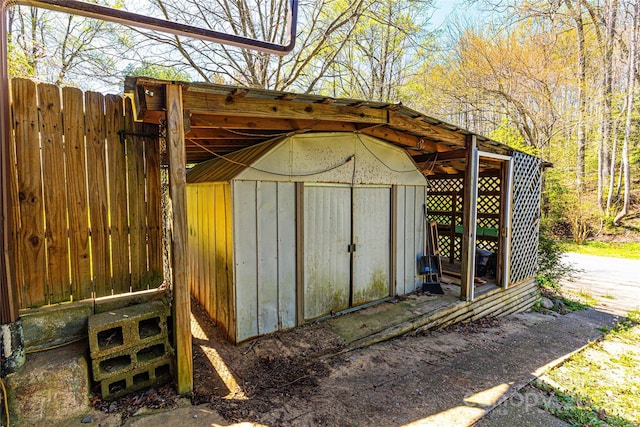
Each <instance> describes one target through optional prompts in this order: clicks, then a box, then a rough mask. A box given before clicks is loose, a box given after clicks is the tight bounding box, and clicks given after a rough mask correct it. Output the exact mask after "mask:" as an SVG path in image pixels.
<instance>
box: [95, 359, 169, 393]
mask: <svg viewBox="0 0 640 427" xmlns="http://www.w3.org/2000/svg"><path fill="white" fill-rule="evenodd" d="M173 369H174V368H173V357H170V356H167V357H162V358H161V359H158V360H156V361H154V362H151V363H147V364H145V365H144V366H141V367H138V368H137V369H133V370H131V371H128V372H122V373H120V374H119V375H116V376H114V377H112V378H109V379H106V380H103V381H102V382H101V383H100V388H101V393H102V398H103V399H116V398H118V397H120V396H124V395H125V394H127V393H131V392H133V391H136V390H141V389H143V388H147V387H156V386H159V385H162V384H165V383H167V382H169V381H171V379H172V378H173Z"/></svg>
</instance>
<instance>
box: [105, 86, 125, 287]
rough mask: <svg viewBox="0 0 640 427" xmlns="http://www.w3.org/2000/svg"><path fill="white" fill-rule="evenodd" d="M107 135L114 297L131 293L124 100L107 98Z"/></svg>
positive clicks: (116, 97) (110, 96) (108, 96)
mask: <svg viewBox="0 0 640 427" xmlns="http://www.w3.org/2000/svg"><path fill="white" fill-rule="evenodd" d="M105 111H106V136H107V156H108V162H109V163H108V173H109V212H110V223H109V228H110V231H111V234H110V235H111V270H112V277H111V287H112V289H113V293H114V294H120V293H124V292H129V290H130V289H131V276H130V274H129V224H128V223H127V177H126V173H125V171H126V159H125V148H124V140H123V139H122V138H120V134H119V133H118V132H119V131H121V130H123V129H124V114H123V111H122V98H120V97H119V96H116V95H107V96H106V97H105Z"/></svg>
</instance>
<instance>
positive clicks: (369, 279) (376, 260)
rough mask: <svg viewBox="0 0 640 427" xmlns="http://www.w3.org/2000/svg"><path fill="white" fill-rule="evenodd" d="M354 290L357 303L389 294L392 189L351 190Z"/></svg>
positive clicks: (354, 303)
mask: <svg viewBox="0 0 640 427" xmlns="http://www.w3.org/2000/svg"><path fill="white" fill-rule="evenodd" d="M353 243H354V244H355V252H354V253H353V258H354V259H353V291H352V292H353V293H352V305H353V306H357V305H360V304H365V303H368V302H371V301H376V300H379V299H382V298H385V297H388V296H389V276H390V272H389V270H390V269H389V263H390V261H389V260H390V259H391V190H390V188H389V187H355V188H354V189H353Z"/></svg>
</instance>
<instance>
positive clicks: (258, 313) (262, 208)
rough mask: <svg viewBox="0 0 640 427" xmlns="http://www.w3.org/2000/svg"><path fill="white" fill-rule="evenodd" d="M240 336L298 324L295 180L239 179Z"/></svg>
mask: <svg viewBox="0 0 640 427" xmlns="http://www.w3.org/2000/svg"><path fill="white" fill-rule="evenodd" d="M233 202H234V203H233V207H234V209H233V215H234V236H235V260H236V261H235V277H236V313H237V336H236V337H237V341H243V340H246V339H248V338H251V337H254V336H258V335H264V334H266V333H269V332H274V331H277V330H279V329H283V328H288V327H293V326H295V324H296V283H295V280H296V275H295V266H296V258H295V257H296V240H295V239H296V234H295V185H294V184H293V183H275V182H255V181H234V182H233Z"/></svg>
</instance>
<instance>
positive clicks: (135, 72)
mask: <svg viewBox="0 0 640 427" xmlns="http://www.w3.org/2000/svg"><path fill="white" fill-rule="evenodd" d="M123 73H124V75H125V76H135V77H152V78H155V79H160V80H174V81H188V80H189V74H188V73H187V72H185V71H181V70H179V69H177V68H176V67H167V66H164V65H158V64H151V63H148V62H143V63H142V65H139V66H133V65H129V66H128V67H126V68H125V69H124V71H123Z"/></svg>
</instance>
